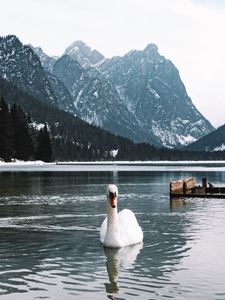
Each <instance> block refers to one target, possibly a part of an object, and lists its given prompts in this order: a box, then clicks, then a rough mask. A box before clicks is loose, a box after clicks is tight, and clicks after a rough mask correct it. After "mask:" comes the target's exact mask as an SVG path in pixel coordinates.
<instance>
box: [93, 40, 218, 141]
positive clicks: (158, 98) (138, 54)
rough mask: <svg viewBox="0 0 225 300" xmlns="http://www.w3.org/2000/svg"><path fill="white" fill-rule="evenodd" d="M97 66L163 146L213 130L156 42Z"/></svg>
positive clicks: (188, 139)
mask: <svg viewBox="0 0 225 300" xmlns="http://www.w3.org/2000/svg"><path fill="white" fill-rule="evenodd" d="M98 69H99V70H100V71H101V72H102V73H103V74H104V76H105V77H106V78H108V80H110V81H111V82H112V83H113V84H114V86H115V88H116V89H117V91H118V93H119V95H120V97H121V100H122V101H123V103H124V104H125V105H126V107H127V109H128V110H129V111H130V112H131V113H132V114H133V115H134V116H135V117H136V118H137V120H138V121H139V124H140V127H142V128H145V130H148V132H151V133H152V134H153V135H154V136H155V138H156V139H158V140H160V142H161V143H162V144H163V145H164V146H167V147H176V146H182V145H186V144H189V143H190V142H194V141H196V140H197V139H199V138H201V137H202V136H204V135H206V134H208V133H209V132H211V131H212V130H213V126H212V125H211V124H210V123H209V122H208V121H207V120H206V119H205V118H204V117H203V116H202V115H201V114H200V112H199V111H198V110H197V109H196V107H195V106H194V105H193V103H192V101H191V99H190V97H189V96H188V95H187V92H186V89H185V86H184V84H183V83H182V81H181V79H180V76H179V72H178V70H177V69H176V67H175V66H174V65H173V63H172V62H171V61H170V60H168V59H165V57H163V56H162V55H160V54H159V52H158V48H157V46H156V45H154V44H149V45H148V46H147V47H146V48H145V49H144V50H143V51H136V50H134V51H130V52H129V53H127V54H126V55H125V56H123V57H113V58H112V59H108V60H105V61H104V62H103V63H102V64H100V65H99V66H98Z"/></svg>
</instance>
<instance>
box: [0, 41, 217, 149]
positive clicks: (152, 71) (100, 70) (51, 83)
mask: <svg viewBox="0 0 225 300" xmlns="http://www.w3.org/2000/svg"><path fill="white" fill-rule="evenodd" d="M33 49H34V50H33ZM33 49H32V48H31V47H28V46H24V45H23V44H22V43H21V42H20V41H19V40H18V39H17V38H16V37H15V36H7V37H4V38H0V51H1V52H0V53H1V54H0V74H1V76H2V77H3V78H5V79H7V80H8V81H10V82H12V83H13V84H14V85H16V86H17V87H19V88H22V89H23V90H24V91H26V92H28V93H29V94H30V95H32V96H34V97H36V98H38V99H40V100H42V101H44V102H46V103H48V104H50V105H54V106H57V107H58V108H60V109H63V110H64V111H66V112H69V113H71V114H73V115H74V116H78V117H80V118H81V119H82V120H84V121H86V122H88V123H89V124H92V125H95V126H98V127H101V128H103V129H106V130H108V131H111V132H112V133H114V134H116V135H122V136H124V137H127V138H129V139H132V140H133V141H135V142H138V143H139V142H145V143H150V144H153V145H156V146H166V147H169V148H175V147H181V146H184V145H186V144H188V143H190V142H193V141H195V140H197V139H199V138H201V137H202V136H204V135H206V134H208V133H209V132H211V131H212V130H213V129H214V128H213V127H212V125H211V124H210V123H209V122H208V121H207V120H206V119H205V118H204V117H203V116H202V115H201V114H200V113H199V112H198V110H197V109H196V108H195V106H194V105H193V103H192V101H191V99H190V97H189V96H188V95H187V92H186V89H185V87H184V84H183V83H182V81H181V79H180V76H179V72H178V70H177V69H176V67H175V66H174V65H173V64H172V62H171V61H169V60H167V59H165V58H164V57H163V56H162V55H160V54H159V52H158V48H157V46H156V45H154V44H149V45H148V46H147V47H146V48H145V49H144V50H142V51H140V50H139V51H137V50H133V51H130V52H128V53H127V54H126V55H124V56H123V57H113V58H111V59H105V58H104V56H103V55H101V54H100V53H99V52H97V51H96V50H91V48H90V47H88V46H86V45H85V44H84V43H82V42H80V41H78V42H75V43H73V44H72V45H71V46H70V47H68V48H67V49H66V50H65V53H66V54H65V55H63V56H62V57H60V58H58V59H55V58H51V57H48V56H47V55H45V54H44V53H43V51H42V50H41V49H40V48H33Z"/></svg>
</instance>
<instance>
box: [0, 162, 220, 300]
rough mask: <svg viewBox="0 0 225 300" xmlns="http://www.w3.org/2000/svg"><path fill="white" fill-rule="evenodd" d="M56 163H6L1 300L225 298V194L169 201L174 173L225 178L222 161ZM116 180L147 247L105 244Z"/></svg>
mask: <svg viewBox="0 0 225 300" xmlns="http://www.w3.org/2000/svg"><path fill="white" fill-rule="evenodd" d="M54 168H55V167H54ZM54 168H53V167H51V168H50V169H49V168H47V167H44V168H42V167H40V168H39V169H38V170H37V169H35V167H32V166H29V167H27V168H24V169H23V167H19V169H17V168H14V169H13V167H11V169H10V168H5V169H4V166H1V167H0V267H1V268H0V298H1V299H9V300H15V299H17V300H20V299H21V300H22V299H23V300H24V299H25V300H26V299H54V300H58V299H60V300H61V299H66V300H67V299H68V300H69V299H96V300H97V299H98V300H99V299H100V300H101V299H142V300H143V299H164V298H165V299H168V298H169V299H198V298H199V299H204V300H205V299H210V300H211V299H219V300H221V299H225V276H224V275H225V250H224V249H225V199H187V200H185V201H183V200H178V201H174V202H173V203H172V205H170V201H169V182H170V181H171V180H174V179H180V178H184V177H189V176H193V177H195V178H196V180H197V182H199V183H200V182H201V178H202V177H207V179H208V181H209V182H212V183H213V184H215V185H225V172H224V165H223V166H221V165H219V166H218V165H216V166H215V165H208V166H206V165H204V166H201V165H199V166H193V165H189V166H176V168H174V167H173V166H168V165H167V166H164V167H163V166H157V165H153V166H152V165H151V166H146V167H145V166H144V165H142V166H141V169H140V170H139V171H135V170H136V167H133V168H132V169H130V170H129V168H127V169H121V168H120V167H118V168H117V167H116V166H115V165H114V166H112V168H111V167H110V168H107V166H104V165H103V166H101V169H100V170H99V169H98V168H97V169H93V170H92V169H91V167H90V166H86V167H85V166H82V168H80V170H79V171H78V170H77V169H74V166H62V168H58V169H56V168H55V169H54ZM85 169H87V170H89V171H85ZM157 169H158V170H159V171H157ZM91 170H92V171H91ZM118 170H119V171H118ZM109 183H115V184H117V185H118V189H119V199H118V201H119V203H118V206H119V210H120V209H123V208H129V209H131V210H132V211H134V212H135V214H136V217H137V219H138V222H139V224H140V226H141V227H142V229H143V232H144V241H143V244H138V245H134V246H130V247H126V248H122V249H104V248H103V247H102V246H101V244H100V242H99V229H100V226H101V223H102V221H103V219H104V218H105V216H106V188H107V185H108V184H109Z"/></svg>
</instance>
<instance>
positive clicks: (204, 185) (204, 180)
mask: <svg viewBox="0 0 225 300" xmlns="http://www.w3.org/2000/svg"><path fill="white" fill-rule="evenodd" d="M202 187H203V188H207V178H205V177H204V178H202Z"/></svg>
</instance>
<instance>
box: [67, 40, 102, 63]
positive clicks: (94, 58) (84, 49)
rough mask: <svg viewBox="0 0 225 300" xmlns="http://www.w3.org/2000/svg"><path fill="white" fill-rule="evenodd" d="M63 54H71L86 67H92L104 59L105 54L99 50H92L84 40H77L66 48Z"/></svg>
mask: <svg viewBox="0 0 225 300" xmlns="http://www.w3.org/2000/svg"><path fill="white" fill-rule="evenodd" d="M63 55H69V56H70V57H71V58H73V59H74V60H76V61H78V62H79V64H80V65H81V66H82V67H84V68H87V67H92V66H94V65H96V64H98V63H100V62H101V61H103V60H104V56H103V55H102V54H101V53H100V52H98V51H97V50H91V48H90V47H89V46H87V45H86V44H85V43H83V42H82V41H75V42H74V43H72V44H71V45H70V46H69V47H68V48H66V50H65V52H64V54H63Z"/></svg>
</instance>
